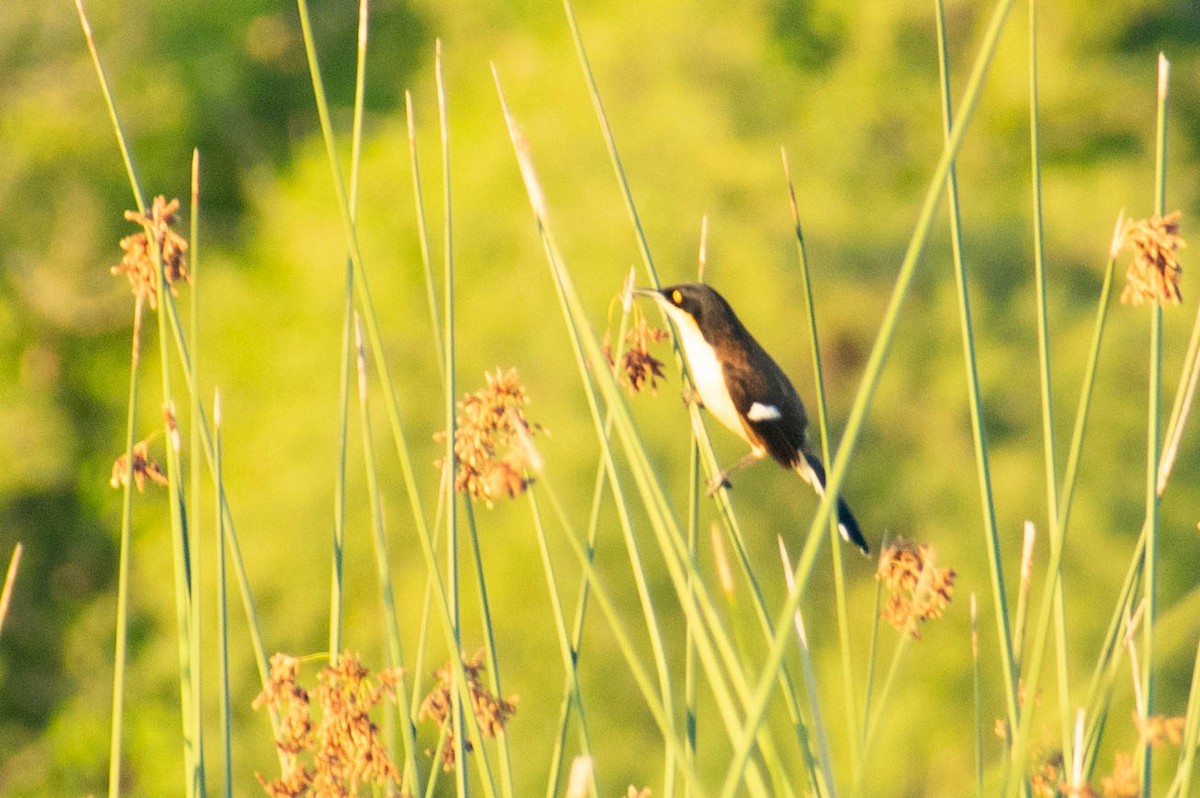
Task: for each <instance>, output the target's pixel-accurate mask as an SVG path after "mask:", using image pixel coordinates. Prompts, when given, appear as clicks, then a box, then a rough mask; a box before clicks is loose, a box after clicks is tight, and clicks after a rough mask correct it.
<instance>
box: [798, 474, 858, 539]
mask: <svg viewBox="0 0 1200 798" xmlns="http://www.w3.org/2000/svg"><path fill="white" fill-rule="evenodd" d="M802 454H803V455H804V462H802V463H798V464H797V465H796V471H797V473H799V474H800V476H802V477H804V480H805V481H806V482H808V483H809V484H810V485H812V486H813V490H815V491H816V492H817V494H818V495H820V496H822V497H824V496H825V466H823V465H821V461H820V460H819V459H818V458H817V456H816V455H815V454H811V453H809V452H802ZM837 514H838V531H839V532H841V533H842V539H843V540H845V541H846V542H847V543H853V544H854V545H855V546H857V547H858V550H859V551H861V552H862V553H863V554H870V553H871V547H870V546H868V545H867V541H866V539H865V538H864V537H863V534H862V530H861V529H860V528H859V526H858V521H856V520H855V518H854V513H852V512H850V506H849V505H848V504H846V502H845V501H844V500H843V499H842V497H841V496H840V495H839V496H838V500H837Z"/></svg>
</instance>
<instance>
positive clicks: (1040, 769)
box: [1030, 712, 1185, 798]
mask: <svg viewBox="0 0 1200 798" xmlns="http://www.w3.org/2000/svg"><path fill="white" fill-rule="evenodd" d="M1184 723H1185V720H1184V718H1182V717H1167V716H1163V715H1155V716H1152V717H1149V718H1147V719H1146V720H1145V722H1143V721H1142V720H1141V718H1139V717H1138V715H1137V713H1136V712H1134V713H1133V725H1134V727H1135V728H1137V730H1138V733H1139V736H1140V738H1141V742H1142V743H1145V744H1147V745H1152V746H1154V747H1156V748H1159V747H1162V746H1164V745H1168V744H1170V745H1176V746H1178V745H1182V743H1183V729H1184ZM1030 785H1031V786H1032V788H1033V795H1034V796H1035V797H1036V798H1058V796H1070V798H1141V795H1142V780H1141V778H1139V776H1138V768H1137V765H1136V764H1135V762H1134V757H1133V755H1132V754H1127V753H1122V752H1117V754H1116V757H1115V760H1114V763H1113V769H1112V773H1111V774H1110V775H1108V776H1101V777H1100V789H1099V790H1097V789H1096V788H1095V787H1093V786H1092V785H1091V784H1087V783H1084V784H1072V783H1071V782H1070V779H1069V775H1068V773H1067V769H1066V765H1065V764H1064V762H1063V758H1062V753H1061V752H1059V751H1052V752H1051V753H1049V754H1047V755H1044V756H1042V757H1041V758H1040V759H1039V761H1038V762H1037V763H1036V764H1035V765H1034V766H1033V770H1032V773H1031V775H1030Z"/></svg>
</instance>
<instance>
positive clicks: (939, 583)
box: [875, 538, 955, 640]
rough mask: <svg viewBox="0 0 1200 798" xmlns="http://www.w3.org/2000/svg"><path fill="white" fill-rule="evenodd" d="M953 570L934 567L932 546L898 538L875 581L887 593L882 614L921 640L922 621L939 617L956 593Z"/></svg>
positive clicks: (883, 556) (882, 560)
mask: <svg viewBox="0 0 1200 798" xmlns="http://www.w3.org/2000/svg"><path fill="white" fill-rule="evenodd" d="M954 576H955V574H954V569H953V568H935V567H933V564H932V562H931V560H930V556H929V547H928V546H920V545H917V544H916V543H915V542H913V541H911V540H905V539H904V538H899V539H897V540H896V541H894V542H892V543H890V544H888V545H887V546H886V547H885V548H884V550H883V553H882V554H881V555H880V557H879V570H878V571H876V573H875V578H876V579H878V580H880V581H882V582H883V585H884V589H885V590H886V591H887V599H886V601H885V603H884V607H883V610H882V611H881V615H882V617H883V618H885V619H886V620H887V621H889V622H890V623H891V624H892V626H894V627H896V628H897V629H899V630H901V631H904V630H908V631H910V632H911V633H912V636H913V638H914V639H917V640H919V639H920V638H921V633H920V631H919V630H918V629H917V624H918V622H919V621H926V620H929V619H930V618H940V617H941V616H942V614H943V613H944V612H945V611H946V605H947V604H949V603H950V599H951V597H952V596H953V594H954Z"/></svg>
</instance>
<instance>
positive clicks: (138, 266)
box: [110, 194, 192, 308]
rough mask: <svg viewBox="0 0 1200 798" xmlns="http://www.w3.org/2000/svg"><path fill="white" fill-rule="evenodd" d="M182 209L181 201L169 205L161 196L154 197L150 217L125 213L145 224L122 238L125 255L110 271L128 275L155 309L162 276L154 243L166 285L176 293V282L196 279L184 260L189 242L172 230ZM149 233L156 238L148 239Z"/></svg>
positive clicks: (137, 291)
mask: <svg viewBox="0 0 1200 798" xmlns="http://www.w3.org/2000/svg"><path fill="white" fill-rule="evenodd" d="M178 210H179V200H177V199H173V200H171V201H170V202H167V200H166V198H165V197H163V196H162V195H161V194H160V195H159V196H157V197H155V198H154V202H153V203H152V204H151V206H150V215H149V216H146V215H145V214H142V213H139V212H137V211H125V218H126V219H127V220H129V221H131V222H134V223H136V224H140V225H142V231H141V232H140V233H134V234H133V235H129V236H126V237H125V238H123V239H121V249H123V250H125V255H124V256H123V257H122V258H121V262H120V263H119V264H118V265H116V266H113V267H112V269H111V270H110V271H111V272H112V273H113V274H124V275H125V276H126V277H127V278H128V279H129V287H130V288H131V289H132V290H133V295H134V296H136V297H140V298H142V299H144V300H145V301H146V302H148V303H149V305H150V307H151V308H157V307H158V274H157V268H156V266H155V261H154V254H153V253H154V248H153V247H152V246H151V243H150V242H151V240H153V241H154V243H155V245H156V246H157V248H158V253H159V257H161V259H162V266H163V282H164V283H165V284H166V286H167V288H168V289H169V290H170V291H171V293H172V294H174V293H175V283H176V282H179V281H180V280H182V281H183V282H191V279H192V278H191V275H189V274H188V271H187V262H186V260H185V258H184V253H185V252H187V248H188V244H187V241H186V240H184V238H183V237H182V236H180V235H179V234H178V233H176V232H175V231H174V230H172V229H171V225H173V224H174V223H175V214H176V212H177V211H178ZM147 233H149V236H152V237H153V238H152V239H151V238H150V237H148V235H147Z"/></svg>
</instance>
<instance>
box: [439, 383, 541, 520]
mask: <svg viewBox="0 0 1200 798" xmlns="http://www.w3.org/2000/svg"><path fill="white" fill-rule="evenodd" d="M485 377H486V378H487V386H486V387H485V388H484V389H483V390H480V391H475V392H474V393H469V394H467V395H466V396H464V397H463V398H462V400H461V401H460V402H459V403H458V416H457V424H456V429H455V431H454V454H455V456H456V458H457V459H458V473H457V475H456V476H455V479H454V488H455V489H456V490H458V491H460V492H465V493H470V494H471V495H472V496H474V497H475V498H477V499H482V500H483V501H484V502H485V503H486V504H487V506H488V507H491V506H492V503H493V502H494V501H495V500H496V499H498V498H500V497H501V496H503V495H505V494H508V496H510V497H514V496H517V495H519V494H521V493H523V492H524V491H525V488H527V487H528V486H529V483H530V479H529V478H528V477H527V476H526V472H527V470H528V469H530V468H536V463H537V453H536V451H535V450H534V448H533V436H534V434H535V433H537V432H542V431H544V430H543V429H542V427H541V426H540V425H538V424H533V423H531V422H530V421H529V420H528V419H526V418H525V411H524V408H525V405H527V404H529V398H528V396H527V395H526V393H525V386H524V385H522V384H521V378H520V377H519V376H517V370H516V369H515V368H514V369H509V370H508V371H506V372H501V371H500V369H496V372H495V374H486V375H485ZM442 439H443V440H444V436H443V437H442Z"/></svg>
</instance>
